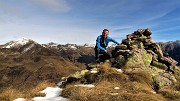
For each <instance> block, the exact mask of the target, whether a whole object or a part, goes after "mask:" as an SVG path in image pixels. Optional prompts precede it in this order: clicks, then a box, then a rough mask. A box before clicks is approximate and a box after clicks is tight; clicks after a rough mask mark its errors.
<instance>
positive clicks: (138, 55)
mask: <svg viewBox="0 0 180 101" xmlns="http://www.w3.org/2000/svg"><path fill="white" fill-rule="evenodd" d="M151 34H152V32H151V31H150V30H149V29H138V30H137V31H135V32H134V33H132V34H128V35H127V37H126V39H124V40H122V43H121V44H120V45H118V46H116V47H115V50H113V51H112V55H113V57H114V58H115V61H113V65H114V66H115V67H116V68H122V69H123V70H124V71H125V72H127V73H128V72H135V71H140V70H141V71H148V72H150V74H151V76H152V78H153V80H154V83H155V84H156V86H157V87H158V88H163V87H165V86H169V85H171V84H173V83H174V82H176V79H175V77H174V76H173V74H174V73H176V72H177V73H178V71H177V70H176V68H177V67H176V64H177V62H176V61H175V60H174V59H172V58H171V57H169V56H168V55H167V54H165V53H163V52H162V50H161V48H160V46H159V45H158V44H157V43H154V42H153V41H152V37H151Z"/></svg>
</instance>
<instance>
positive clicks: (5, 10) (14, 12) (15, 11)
mask: <svg viewBox="0 0 180 101" xmlns="http://www.w3.org/2000/svg"><path fill="white" fill-rule="evenodd" d="M0 13H2V14H3V15H1V16H4V15H8V16H17V17H20V16H22V11H21V10H20V8H19V7H12V5H10V4H6V3H3V2H0Z"/></svg>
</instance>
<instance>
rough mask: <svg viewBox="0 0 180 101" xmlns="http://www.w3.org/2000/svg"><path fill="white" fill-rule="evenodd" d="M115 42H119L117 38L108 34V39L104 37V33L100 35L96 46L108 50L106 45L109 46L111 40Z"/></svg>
mask: <svg viewBox="0 0 180 101" xmlns="http://www.w3.org/2000/svg"><path fill="white" fill-rule="evenodd" d="M110 41H111V42H114V43H116V44H119V42H117V41H116V40H114V39H113V38H111V37H109V36H107V37H106V39H105V40H104V39H103V36H102V35H99V36H98V37H97V39H96V47H97V48H99V49H100V50H103V51H104V50H106V47H107V46H108V43H109V42H110Z"/></svg>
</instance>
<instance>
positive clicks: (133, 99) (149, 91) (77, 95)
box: [62, 63, 166, 101]
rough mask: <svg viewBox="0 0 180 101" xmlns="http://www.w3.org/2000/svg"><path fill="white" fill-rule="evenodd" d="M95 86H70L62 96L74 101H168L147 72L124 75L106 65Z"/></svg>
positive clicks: (101, 68)
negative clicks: (154, 88) (156, 88)
mask: <svg viewBox="0 0 180 101" xmlns="http://www.w3.org/2000/svg"><path fill="white" fill-rule="evenodd" d="M95 79H96V78H95ZM93 84H94V85H95V87H94V88H85V87H76V86H74V84H69V85H67V86H66V88H65V89H64V90H63V92H62V96H64V97H67V98H69V99H70V100H72V101H166V99H165V98H164V97H163V96H162V95H161V94H156V92H155V91H154V90H153V86H152V85H153V84H152V79H151V76H150V74H149V73H146V72H141V71H139V72H134V73H128V74H124V73H120V72H118V71H117V70H116V69H114V68H110V67H109V65H108V64H107V63H105V64H103V65H102V66H101V67H100V74H99V78H98V80H97V81H96V82H94V83H93ZM115 87H119V89H114V88H115ZM113 94H114V95H113Z"/></svg>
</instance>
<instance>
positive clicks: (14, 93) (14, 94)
mask: <svg viewBox="0 0 180 101" xmlns="http://www.w3.org/2000/svg"><path fill="white" fill-rule="evenodd" d="M52 86H55V84H54V83H50V82H47V81H44V82H41V83H39V84H38V85H37V86H36V87H34V88H28V87H27V89H24V90H19V89H14V88H12V87H10V88H8V89H6V90H3V91H2V93H1V94H0V101H13V100H14V99H17V98H26V99H27V100H30V99H31V98H33V97H36V96H45V94H43V93H40V91H42V90H43V89H45V88H46V87H52Z"/></svg>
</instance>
